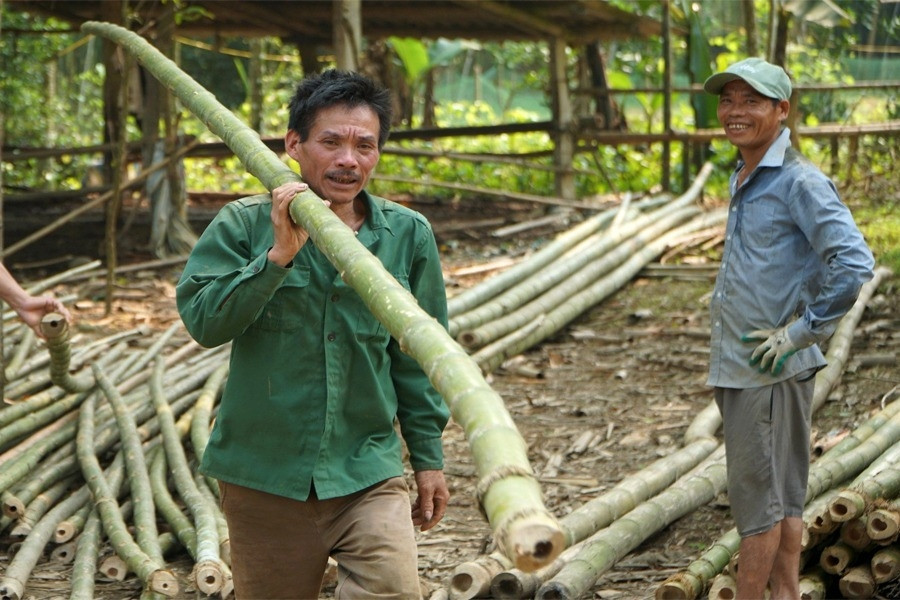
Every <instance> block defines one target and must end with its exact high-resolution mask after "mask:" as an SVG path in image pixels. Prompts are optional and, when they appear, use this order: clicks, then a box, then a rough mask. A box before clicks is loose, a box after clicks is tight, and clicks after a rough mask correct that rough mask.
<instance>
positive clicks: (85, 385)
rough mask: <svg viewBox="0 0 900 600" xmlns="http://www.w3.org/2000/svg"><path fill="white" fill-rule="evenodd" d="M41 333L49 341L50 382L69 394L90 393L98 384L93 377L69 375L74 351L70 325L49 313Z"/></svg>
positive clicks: (56, 315) (58, 316)
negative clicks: (70, 341) (71, 344)
mask: <svg viewBox="0 0 900 600" xmlns="http://www.w3.org/2000/svg"><path fill="white" fill-rule="evenodd" d="M41 331H42V332H43V334H44V337H45V338H46V339H47V350H49V351H50V381H52V382H53V383H55V384H56V385H58V386H59V387H61V388H63V389H64V390H66V391H67V392H88V391H90V390H92V389H94V386H95V385H96V383H95V382H94V379H93V377H91V376H90V375H89V374H87V373H85V374H83V375H82V376H81V377H75V376H73V375H72V374H71V373H69V364H70V363H71V361H72V349H71V347H70V345H69V324H68V323H67V322H66V319H65V317H63V316H62V315H61V314H59V313H49V314H47V315H44V318H43V319H41Z"/></svg>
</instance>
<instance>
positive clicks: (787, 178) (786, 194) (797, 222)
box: [707, 128, 875, 389]
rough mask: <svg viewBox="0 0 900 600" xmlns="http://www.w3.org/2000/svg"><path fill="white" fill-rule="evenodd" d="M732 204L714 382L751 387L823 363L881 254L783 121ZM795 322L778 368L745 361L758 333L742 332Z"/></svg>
mask: <svg viewBox="0 0 900 600" xmlns="http://www.w3.org/2000/svg"><path fill="white" fill-rule="evenodd" d="M742 166H743V162H742V161H741V162H739V163H738V166H737V168H736V169H735V171H734V173H732V175H731V180H730V189H731V203H730V205H729V213H728V224H727V226H726V231H725V248H724V251H723V254H722V266H721V268H720V270H719V273H718V275H717V277H716V283H715V288H714V289H713V296H712V300H711V302H710V330H711V340H710V341H711V343H710V368H709V379H708V380H707V383H708V384H709V385H713V386H717V387H728V388H739V389H743V388H751V387H759V386H763V385H769V384H772V383H774V382H776V381H781V380H785V379H788V378H791V377H794V376H795V375H797V374H798V373H802V372H804V371H807V370H809V369H820V368H822V367H823V366H825V364H826V362H825V358H824V356H823V354H822V351H821V350H820V349H819V347H818V345H817V343H818V342H822V341H824V340H826V339H828V337H829V336H831V334H832V333H834V329H835V327H836V326H837V323H838V321H839V320H840V318H841V317H842V316H844V314H846V313H847V311H848V310H850V308H851V307H852V306H853V303H854V302H855V301H856V298H857V296H858V294H859V289H860V287H861V286H862V285H863V284H864V283H865V282H866V281H868V280H870V279H871V278H872V276H873V272H872V269H873V268H874V266H875V260H874V258H873V256H872V252H871V251H870V250H869V248H868V246H867V245H866V242H865V239H864V238H863V235H862V233H861V232H860V231H859V229H858V228H857V226H856V223H854V221H853V216H852V215H851V214H850V211H849V210H848V209H847V207H846V206H845V205H844V204H843V203H842V202H841V200H840V198H839V197H838V193H837V190H836V189H835V187H834V184H833V183H832V182H831V181H830V180H829V179H828V178H827V177H826V176H825V175H824V174H823V173H822V172H821V171H820V170H819V169H818V168H817V167H816V166H815V165H813V164H812V163H811V162H809V161H808V160H807V159H806V158H804V157H803V156H802V155H801V154H800V153H799V152H797V151H796V150H795V149H794V148H792V147H791V141H790V130H789V129H787V128H785V129H784V130H783V131H782V132H781V134H780V135H779V137H778V138H777V139H776V140H775V142H773V143H772V145H771V146H770V147H769V149H768V151H767V152H766V154H765V156H764V157H763V159H762V160H761V161H760V163H759V165H758V166H757V167H756V168H755V169H754V170H753V172H752V173H750V175H749V176H748V177H747V179H746V181H745V182H744V184H743V185H742V186H741V187H740V188H738V187H737V174H738V172H739V171H740V169H741V167H742ZM789 323H790V324H791V325H790V328H789V330H788V333H789V335H790V337H791V340H793V341H794V342H795V344H797V345H798V346H800V347H802V348H803V349H801V350H799V351H798V352H797V353H796V354H794V355H793V356H791V357H789V358H788V360H787V361H786V362H785V365H784V369H783V370H782V372H781V373H780V374H779V375H778V376H773V375H772V374H771V373H770V372H765V373H760V372H759V371H758V369H757V367H755V366H752V365H750V364H749V361H750V355H751V353H752V352H753V350H754V349H755V348H756V347H757V346H758V345H759V342H749V343H748V342H742V341H741V336H742V335H743V334H746V333H748V332H750V331H754V330H757V329H775V328H779V327H783V326H785V325H787V324H789Z"/></svg>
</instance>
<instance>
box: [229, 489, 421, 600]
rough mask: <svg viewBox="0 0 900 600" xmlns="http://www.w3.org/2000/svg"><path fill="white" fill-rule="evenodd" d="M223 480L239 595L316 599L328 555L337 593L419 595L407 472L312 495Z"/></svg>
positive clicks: (242, 599) (240, 598)
mask: <svg viewBox="0 0 900 600" xmlns="http://www.w3.org/2000/svg"><path fill="white" fill-rule="evenodd" d="M219 483H220V486H221V494H222V510H223V512H224V513H225V518H226V520H227V521H228V532H229V540H230V545H231V563H232V565H231V568H232V575H233V577H234V589H235V598H237V600H262V599H268V600H306V599H309V598H318V597H319V592H320V589H321V587H322V578H323V575H324V573H325V567H326V564H327V562H328V557H329V556H332V557H333V558H334V559H335V560H336V561H337V563H338V580H337V588H336V589H335V597H336V598H338V599H342V598H343V599H348V600H349V599H353V600H357V599H362V598H396V599H400V598H402V599H410V598H412V599H416V600H419V599H421V588H420V587H419V576H418V566H417V562H418V561H417V558H418V556H417V550H416V539H415V531H414V529H413V525H412V518H411V515H410V513H411V509H410V501H409V488H408V486H407V485H406V482H405V481H404V480H403V478H401V477H395V478H392V479H388V480H385V481H382V482H381V483H378V484H376V485H374V486H372V487H370V488H367V489H365V490H362V491H359V492H356V493H354V494H351V495H349V496H343V497H340V498H331V499H328V500H319V499H317V498H315V497H312V496H311V497H310V498H309V499H308V500H307V501H306V502H300V501H297V500H292V499H290V498H285V497H283V496H277V495H273V494H268V493H265V492H261V491H258V490H254V489H251V488H246V487H242V486H239V485H234V484H230V483H226V482H224V481H220V482H219Z"/></svg>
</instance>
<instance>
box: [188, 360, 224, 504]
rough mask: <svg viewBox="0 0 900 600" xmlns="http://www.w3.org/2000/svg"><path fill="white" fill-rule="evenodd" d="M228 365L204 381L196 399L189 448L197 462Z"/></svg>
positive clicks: (213, 485) (215, 484) (212, 485)
mask: <svg viewBox="0 0 900 600" xmlns="http://www.w3.org/2000/svg"><path fill="white" fill-rule="evenodd" d="M228 370H229V364H228V363H227V362H225V363H223V364H222V366H220V367H219V368H218V369H217V370H216V371H215V372H214V373H213V374H212V375H211V376H210V377H209V379H208V380H207V381H206V384H205V385H204V386H203V391H202V392H201V394H200V397H199V398H197V404H195V405H194V420H193V422H192V423H191V446H193V448H194V456H196V457H197V462H200V460H201V459H202V458H203V453H204V452H206V445H207V444H208V443H209V435H210V427H211V423H212V412H213V407H214V406H215V403H216V401H217V400H218V398H219V395H220V393H221V391H222V387H223V386H224V385H225V380H226V379H227V378H228ZM208 479H209V485H210V488H211V489H212V490H213V491H214V492H215V494H216V496H217V497H218V495H219V482H218V481H216V480H215V479H213V478H208Z"/></svg>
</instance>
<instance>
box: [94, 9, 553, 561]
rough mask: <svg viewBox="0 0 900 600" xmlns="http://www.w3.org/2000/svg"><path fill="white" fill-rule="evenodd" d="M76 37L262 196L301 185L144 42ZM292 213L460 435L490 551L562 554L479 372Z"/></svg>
mask: <svg viewBox="0 0 900 600" xmlns="http://www.w3.org/2000/svg"><path fill="white" fill-rule="evenodd" d="M82 30H83V31H85V32H87V33H93V34H97V35H102V36H104V37H106V38H108V39H110V40H112V41H114V42H116V43H119V44H121V45H122V46H124V47H125V48H126V49H127V50H128V51H129V52H131V53H132V54H134V55H135V57H136V58H137V60H138V61H139V62H140V63H141V64H142V65H144V67H146V68H147V69H148V70H149V71H150V72H151V73H153V75H154V76H155V77H156V78H157V79H159V81H160V82H161V83H162V84H163V85H165V86H167V87H168V88H169V89H171V90H172V91H173V92H174V93H175V95H176V96H178V98H179V99H180V100H181V101H182V103H183V104H184V105H185V106H186V107H187V108H189V109H190V110H191V112H193V113H194V114H195V115H196V116H197V117H198V118H199V119H200V120H202V121H203V122H204V123H205V124H206V126H207V127H208V128H209V129H210V131H212V132H213V133H215V134H216V135H218V136H219V137H220V138H222V140H223V141H224V142H225V144H226V145H228V147H229V148H231V149H232V150H233V151H234V152H235V154H236V155H237V156H238V157H239V158H240V159H241V161H242V162H243V163H244V165H245V166H246V167H247V170H248V171H249V172H250V173H252V174H253V175H254V176H256V177H257V178H258V179H259V180H260V181H261V182H262V183H263V185H265V186H266V189H269V190H272V189H274V188H276V187H278V186H279V185H281V184H283V183H288V182H293V181H298V180H299V176H298V175H297V174H296V173H295V172H294V171H292V170H291V169H290V167H288V166H287V165H285V164H284V163H283V162H282V161H281V160H280V159H279V157H278V156H277V155H276V154H275V153H274V152H272V151H271V150H269V149H268V148H267V147H266V146H265V145H264V144H263V143H262V142H261V141H260V139H259V134H257V133H256V132H254V131H252V130H251V129H250V128H249V127H247V126H246V125H245V124H244V123H243V122H241V121H240V119H238V118H237V117H236V116H235V115H234V114H232V113H231V112H230V111H229V110H227V109H226V108H225V107H223V106H222V105H221V104H219V103H218V101H216V99H215V97H214V96H213V95H212V94H210V93H209V91H207V90H205V89H204V88H203V86H201V85H199V84H198V83H197V82H196V81H194V80H193V79H192V78H191V77H189V76H188V75H187V74H185V73H184V72H183V71H182V70H181V69H179V68H178V66H177V65H175V63H173V62H172V61H171V60H169V59H168V58H166V57H165V56H163V55H162V54H161V53H160V52H159V51H157V50H156V49H155V48H153V46H151V45H150V44H149V43H147V42H146V41H145V40H144V39H143V38H141V37H140V36H138V35H137V34H135V33H133V32H131V31H128V30H127V29H124V28H122V27H118V26H116V25H112V24H109V23H97V22H87V23H84V24H83V25H82ZM290 213H291V217H292V218H293V220H294V221H295V222H297V223H299V224H301V225H302V226H303V227H304V229H306V231H307V232H309V235H310V238H311V239H312V241H313V243H314V244H315V245H316V247H318V248H319V250H321V251H322V253H323V254H325V256H326V257H328V260H329V261H330V262H331V263H332V264H333V265H334V266H335V268H336V269H337V270H338V272H340V273H341V277H342V278H343V279H344V280H345V281H346V282H347V283H348V284H349V285H350V286H351V287H352V288H353V289H354V290H356V292H357V293H358V294H359V295H360V297H361V298H362V299H363V301H364V302H365V303H366V306H367V307H368V308H369V309H370V310H371V311H372V314H373V315H374V316H375V317H376V318H377V319H378V320H379V321H380V322H381V323H382V324H383V325H384V326H385V327H386V328H387V330H388V331H389V332H390V333H391V335H392V336H393V337H394V338H395V339H396V340H398V342H399V343H400V347H401V348H402V349H403V350H404V352H406V353H407V354H409V355H410V356H411V357H412V358H413V359H414V360H416V362H418V363H419V365H420V366H421V367H422V370H423V371H424V372H425V374H426V375H427V376H428V378H429V380H430V381H431V383H432V385H434V387H435V389H436V390H437V391H438V392H439V393H440V394H441V395H442V396H443V398H444V400H445V401H446V402H447V405H448V406H449V408H450V411H451V414H452V415H453V418H454V419H455V420H456V421H457V422H458V423H459V424H460V425H461V426H462V427H463V429H464V430H465V432H466V437H467V439H468V440H469V444H470V446H471V447H472V450H473V455H474V456H475V462H476V467H477V471H478V475H479V480H480V485H479V490H480V493H479V499H480V501H481V503H482V507H483V508H484V512H485V515H486V516H487V518H488V521H489V523H490V525H491V528H492V530H493V532H494V537H495V540H496V542H497V544H498V546H499V547H500V548H502V549H503V551H504V552H506V553H507V554H508V555H509V556H510V557H513V558H514V562H515V563H516V564H517V565H518V566H519V567H520V568H522V569H523V570H534V569H537V568H539V567H541V566H542V565H544V564H546V563H548V562H550V561H552V560H553V559H554V558H555V557H556V556H557V555H558V554H559V553H560V552H561V551H562V533H561V532H560V531H559V526H558V524H557V522H556V519H555V517H554V516H553V515H552V514H551V513H550V511H549V510H548V509H547V508H546V507H545V506H544V504H543V499H542V495H541V489H540V485H539V484H538V481H537V479H536V477H535V475H534V472H533V471H532V468H531V465H530V463H529V461H528V454H527V446H526V444H525V441H524V440H523V439H522V437H521V435H520V433H519V431H518V429H517V428H516V426H515V422H514V421H513V420H512V417H510V415H509V413H508V412H507V410H506V407H505V405H504V403H503V400H502V398H501V397H500V396H499V394H497V393H496V392H495V391H494V390H492V389H491V387H490V386H489V385H488V384H487V382H486V381H485V380H484V377H483V376H482V374H481V371H480V370H479V368H478V365H477V364H476V363H475V362H474V361H473V360H472V358H471V357H470V356H469V355H468V354H467V353H466V352H465V351H464V350H463V349H462V348H461V347H460V346H459V344H457V343H456V342H455V341H454V340H453V338H451V337H450V335H449V334H448V333H447V331H446V330H445V329H444V328H443V327H442V326H441V325H440V323H438V322H437V321H436V320H435V319H434V318H432V317H431V315H429V314H428V313H426V312H425V311H424V310H422V309H421V308H420V307H419V305H418V303H417V302H416V300H415V298H414V297H413V296H412V294H410V293H409V291H407V290H406V289H405V288H404V287H403V286H402V285H400V284H399V283H398V282H397V281H396V280H395V279H394V278H393V276H392V275H391V274H390V273H389V272H388V271H387V270H386V269H385V268H384V265H382V264H381V261H380V260H378V258H377V257H375V256H374V255H372V254H371V253H370V252H369V251H368V250H367V249H366V248H365V247H364V246H362V244H360V243H359V241H358V240H357V239H356V235H355V234H354V232H353V231H352V230H351V229H350V228H349V227H347V226H346V225H345V224H344V223H343V222H342V221H341V220H340V219H339V218H338V217H337V216H336V215H335V214H334V213H333V212H332V211H331V210H330V209H329V208H328V207H327V206H325V204H324V203H323V202H322V201H321V199H320V198H318V197H317V196H316V195H315V194H314V193H313V192H312V191H306V192H303V193H301V194H298V195H297V197H296V198H295V199H294V200H293V202H292V203H291V207H290Z"/></svg>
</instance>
